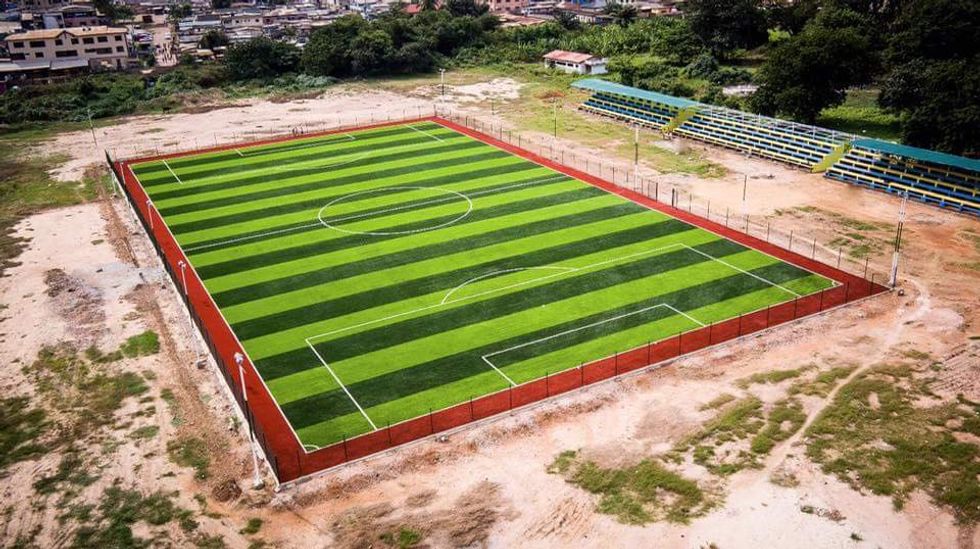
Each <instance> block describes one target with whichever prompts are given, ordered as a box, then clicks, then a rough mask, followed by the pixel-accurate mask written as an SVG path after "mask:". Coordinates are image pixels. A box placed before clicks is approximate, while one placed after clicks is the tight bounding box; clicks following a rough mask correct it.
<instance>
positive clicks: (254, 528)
mask: <svg viewBox="0 0 980 549" xmlns="http://www.w3.org/2000/svg"><path fill="white" fill-rule="evenodd" d="M261 529H262V519H260V518H257V517H253V518H250V519H248V523H247V524H245V527H244V528H242V529H241V530H239V531H238V533H239V534H241V535H243V536H252V535H255V534H258V533H259V530H261Z"/></svg>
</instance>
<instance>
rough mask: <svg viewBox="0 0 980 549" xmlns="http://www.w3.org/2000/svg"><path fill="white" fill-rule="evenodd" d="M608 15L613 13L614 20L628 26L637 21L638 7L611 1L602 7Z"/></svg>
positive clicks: (622, 25) (618, 23) (621, 25)
mask: <svg viewBox="0 0 980 549" xmlns="http://www.w3.org/2000/svg"><path fill="white" fill-rule="evenodd" d="M602 11H603V13H605V14H606V15H611V16H612V18H613V21H614V22H615V23H616V24H617V25H619V26H620V27H624V28H625V27H628V26H630V25H631V24H632V23H633V21H636V16H637V12H636V7H635V6H633V5H630V4H627V5H623V4H620V3H619V2H610V3H608V4H606V7H605V8H603V9H602Z"/></svg>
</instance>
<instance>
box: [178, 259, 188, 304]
mask: <svg viewBox="0 0 980 549" xmlns="http://www.w3.org/2000/svg"><path fill="white" fill-rule="evenodd" d="M177 266H178V267H180V285H181V286H183V287H184V297H187V271H186V269H187V262H186V261H184V260H183V259H181V260H180V261H178V262H177Z"/></svg>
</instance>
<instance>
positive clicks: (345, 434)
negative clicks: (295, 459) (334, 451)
mask: <svg viewBox="0 0 980 549" xmlns="http://www.w3.org/2000/svg"><path fill="white" fill-rule="evenodd" d="M342 436H343V437H344V461H347V433H344V434H343V435H342ZM296 455H297V456H299V452H297V453H296Z"/></svg>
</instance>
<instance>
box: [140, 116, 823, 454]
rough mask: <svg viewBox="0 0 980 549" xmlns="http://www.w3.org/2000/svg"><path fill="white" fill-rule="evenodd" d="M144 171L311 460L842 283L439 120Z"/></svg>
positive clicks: (153, 164) (158, 164)
mask: <svg viewBox="0 0 980 549" xmlns="http://www.w3.org/2000/svg"><path fill="white" fill-rule="evenodd" d="M133 169H134V172H135V173H136V175H137V177H138V178H139V179H140V182H141V184H142V185H143V186H144V188H145V189H146V190H147V192H148V193H149V194H150V196H151V198H152V200H153V203H154V205H155V207H156V208H157V209H158V211H159V212H160V214H161V216H162V217H163V218H164V220H165V221H166V223H167V225H168V226H169V227H170V229H171V231H172V232H173V233H174V235H175V237H176V238H177V240H178V242H179V243H180V245H181V246H182V247H183V248H184V250H185V251H186V252H187V254H188V257H189V259H190V262H191V264H192V265H193V267H194V268H195V269H196V270H197V272H198V274H199V275H200V277H201V278H202V280H204V283H205V286H206V287H207V289H208V291H209V292H210V293H211V295H212V296H213V297H214V300H215V302H216V303H217V304H218V306H219V307H220V308H221V311H222V313H223V314H224V316H225V318H226V319H227V320H228V322H229V323H230V324H231V326H232V329H233V330H234V331H235V333H236V335H237V336H238V337H239V339H240V340H241V341H242V344H243V345H244V347H245V349H246V351H247V352H248V354H249V356H250V358H251V359H252V361H253V363H254V364H255V366H256V368H257V369H258V370H259V372H260V374H261V375H262V377H263V379H264V381H265V383H266V384H267V385H268V387H269V389H270V391H271V392H272V394H273V397H274V398H275V399H276V401H277V402H278V404H279V406H280V407H281V408H282V410H283V412H284V413H285V415H286V417H287V418H288V420H289V422H290V424H291V425H292V427H293V429H294V430H295V431H296V434H297V436H298V437H299V438H300V440H301V442H302V443H303V444H304V445H305V446H306V447H307V448H316V447H322V446H325V445H328V444H330V443H333V442H336V441H338V440H341V439H342V438H343V437H344V436H346V437H351V436H354V435H357V434H360V433H364V432H368V431H371V430H373V429H377V428H380V427H384V426H385V425H387V424H389V423H396V422H399V421H403V420H406V419H410V418H413V417H417V416H419V415H422V414H425V413H427V412H429V411H430V410H438V409H441V408H445V407H448V406H451V405H454V404H458V403H461V402H465V401H466V400H468V399H470V398H473V397H478V396H481V395H484V394H488V393H491V392H494V391H498V390H501V389H505V388H507V387H508V386H511V385H514V384H520V383H524V382H528V381H531V380H534V379H538V378H541V377H543V376H545V375H547V374H548V373H555V372H558V371H561V370H563V369H566V368H570V367H575V366H577V365H579V364H580V363H583V362H589V361H592V360H596V359H598V358H601V357H604V356H609V355H611V354H613V353H616V352H620V351H625V350H627V349H631V348H635V347H638V346H641V345H643V344H646V343H648V342H651V341H657V340H660V339H663V338H666V337H670V336H673V335H675V334H677V333H678V332H681V331H686V330H689V329H692V328H697V327H699V326H703V325H707V324H709V323H713V322H719V321H722V320H725V319H728V318H732V317H734V316H737V315H739V314H743V313H746V312H750V311H754V310H758V309H761V308H764V307H767V306H770V305H774V304H777V303H781V302H784V301H787V300H790V299H793V298H795V297H798V296H803V295H808V294H811V293H814V292H817V291H820V290H822V289H824V288H827V287H829V286H830V285H831V284H832V282H831V281H830V280H828V279H826V278H823V277H820V276H818V275H815V274H812V273H810V272H808V271H805V270H803V269H800V268H798V267H795V266H793V265H789V264H787V263H784V262H781V261H779V260H777V259H775V258H773V257H770V256H768V255H765V254H762V253H760V252H758V251H755V250H752V249H749V248H746V247H744V246H742V245H739V244H736V243H734V242H732V241H729V240H726V239H724V238H722V237H719V236H717V235H715V234H712V233H710V232H707V231H704V230H702V229H699V228H697V227H694V226H692V225H688V224H686V223H684V222H681V221H679V220H677V219H673V218H671V217H669V216H666V215H664V214H662V213H659V212H655V211H651V210H648V209H646V208H644V207H642V206H640V205H637V204H634V203H632V202H629V201H627V200H625V199H623V198H620V197H617V196H614V195H611V194H608V193H606V192H604V191H602V190H600V189H598V188H595V187H592V186H590V185H587V184H585V183H583V182H581V181H577V180H575V179H573V178H571V177H569V176H566V175H564V174H561V173H558V172H555V171H552V170H550V169H548V168H545V167H543V166H539V165H537V164H534V163H533V162H530V161H527V160H524V159H522V158H519V157H516V156H513V155H511V154H509V153H507V152H504V151H501V150H498V149H496V148H494V147H492V146H490V145H487V144H484V143H482V142H480V141H477V140H474V139H471V138H469V137H467V136H464V135H462V134H459V133H457V132H454V131H452V130H450V129H448V128H445V127H443V126H441V125H439V124H436V123H433V122H418V123H414V124H403V125H399V126H388V127H383V128H374V129H368V130H361V131H356V132H352V133H350V134H342V135H333V136H328V137H317V138H308V139H297V140H292V141H289V142H283V143H276V144H271V145H262V146H255V147H247V148H241V149H233V150H228V151H222V152H214V153H206V154H200V155H195V156H189V157H182V158H176V159H171V160H168V161H167V162H166V163H164V162H163V161H150V162H145V163H142V164H138V165H136V166H134V167H133Z"/></svg>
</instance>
